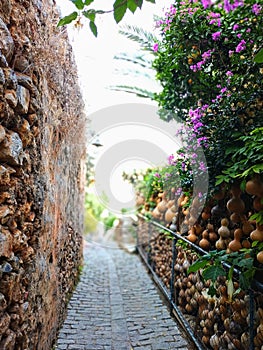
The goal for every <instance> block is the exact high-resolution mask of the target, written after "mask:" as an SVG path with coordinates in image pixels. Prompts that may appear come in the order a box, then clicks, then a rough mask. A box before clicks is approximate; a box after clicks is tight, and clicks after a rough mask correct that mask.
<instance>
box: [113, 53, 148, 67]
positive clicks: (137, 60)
mask: <svg viewBox="0 0 263 350" xmlns="http://www.w3.org/2000/svg"><path fill="white" fill-rule="evenodd" d="M114 59H115V60H122V61H126V62H131V63H134V64H138V65H140V66H141V67H143V68H147V69H152V61H151V60H149V59H147V58H146V57H145V56H144V55H135V56H130V55H127V54H126V53H123V52H122V53H119V54H118V55H115V56H114Z"/></svg>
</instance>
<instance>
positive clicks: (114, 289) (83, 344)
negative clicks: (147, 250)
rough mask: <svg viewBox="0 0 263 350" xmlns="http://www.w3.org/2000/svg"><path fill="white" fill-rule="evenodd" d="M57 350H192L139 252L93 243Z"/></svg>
mask: <svg viewBox="0 0 263 350" xmlns="http://www.w3.org/2000/svg"><path fill="white" fill-rule="evenodd" d="M84 261H85V264H84V268H83V272H82V274H81V278H80V281H79V283H78V285H77V287H76V289H75V291H74V293H73V295H72V297H71V299H70V302H69V305H68V314H67V318H66V320H65V322H64V325H63V327H62V328H61V330H60V333H59V336H58V340H57V344H56V346H55V349H56V350H166V349H173V350H190V349H194V346H193V344H192V343H191V341H190V340H189V339H188V338H187V337H186V335H185V334H184V332H183V331H182V330H181V329H180V328H179V326H178V325H177V324H176V322H175V320H174V319H173V318H171V316H170V314H169V311H168V308H167V305H165V304H164V303H163V301H162V299H161V297H160V295H159V293H158V290H157V288H156V286H155V284H154V282H153V281H152V279H151V277H150V276H149V274H148V273H147V271H146V268H145V267H144V265H143V264H142V262H141V260H140V258H139V256H138V255H136V254H128V253H127V252H125V251H124V250H121V249H119V248H118V246H117V245H116V246H115V245H110V246H108V247H106V246H105V247H103V246H102V245H98V244H96V243H88V244H86V245H85V249H84Z"/></svg>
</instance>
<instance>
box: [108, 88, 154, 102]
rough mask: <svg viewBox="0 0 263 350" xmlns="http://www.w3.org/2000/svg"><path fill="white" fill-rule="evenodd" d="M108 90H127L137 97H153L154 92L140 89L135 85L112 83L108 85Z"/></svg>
mask: <svg viewBox="0 0 263 350" xmlns="http://www.w3.org/2000/svg"><path fill="white" fill-rule="evenodd" d="M109 89H110V90H114V91H123V92H128V93H130V94H135V95H136V96H138V97H143V98H150V99H153V97H154V93H153V92H151V91H148V90H146V89H141V88H138V87H136V86H128V85H114V86H110V87H109Z"/></svg>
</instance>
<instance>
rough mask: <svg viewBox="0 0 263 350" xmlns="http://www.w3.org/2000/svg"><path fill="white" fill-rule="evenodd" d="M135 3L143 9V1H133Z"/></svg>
mask: <svg viewBox="0 0 263 350" xmlns="http://www.w3.org/2000/svg"><path fill="white" fill-rule="evenodd" d="M133 1H134V2H135V3H136V4H137V7H139V8H142V3H143V0H133Z"/></svg>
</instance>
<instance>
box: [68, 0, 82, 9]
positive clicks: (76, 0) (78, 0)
mask: <svg viewBox="0 0 263 350" xmlns="http://www.w3.org/2000/svg"><path fill="white" fill-rule="evenodd" d="M70 1H71V2H73V4H74V5H75V6H76V8H77V9H78V10H83V9H84V6H85V5H84V4H83V2H82V0H70Z"/></svg>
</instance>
